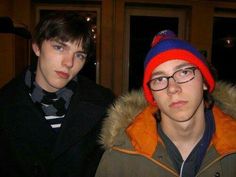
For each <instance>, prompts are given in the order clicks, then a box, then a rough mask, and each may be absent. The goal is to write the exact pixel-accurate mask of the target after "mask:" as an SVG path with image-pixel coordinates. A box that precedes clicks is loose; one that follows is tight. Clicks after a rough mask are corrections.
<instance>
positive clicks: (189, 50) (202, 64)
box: [143, 30, 215, 105]
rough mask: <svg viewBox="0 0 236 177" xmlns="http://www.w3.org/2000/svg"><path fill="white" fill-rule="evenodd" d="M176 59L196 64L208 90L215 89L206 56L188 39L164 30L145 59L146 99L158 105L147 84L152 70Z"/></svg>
mask: <svg viewBox="0 0 236 177" xmlns="http://www.w3.org/2000/svg"><path fill="white" fill-rule="evenodd" d="M175 59H178V60H185V61H187V62H189V63H191V64H193V65H195V66H196V67H197V68H198V69H199V70H200V71H201V73H202V76H203V77H204V79H205V81H206V84H207V86H208V91H209V92H212V91H213V89H214V86H215V81H214V78H213V76H212V74H211V72H210V70H209V68H208V65H207V61H206V59H205V57H204V56H203V55H202V54H201V53H200V52H199V51H198V50H197V49H196V48H194V47H193V46H192V45H191V44H189V43H188V42H187V41H184V40H181V39H178V38H177V37H176V35H175V34H174V32H172V31H170V30H164V31H161V32H159V33H158V34H157V35H156V36H155V37H154V39H153V41H152V44H151V49H150V50H149V52H148V54H147V56H146V58H145V61H144V79H143V91H144V96H145V98H146V100H147V101H148V102H149V103H151V104H152V105H156V103H155V102H154V98H153V96H152V93H151V90H150V89H149V87H148V85H147V83H148V81H149V80H150V79H151V76H152V72H153V70H154V69H155V68H156V67H157V66H159V65H160V64H162V63H164V62H166V61H169V60H175Z"/></svg>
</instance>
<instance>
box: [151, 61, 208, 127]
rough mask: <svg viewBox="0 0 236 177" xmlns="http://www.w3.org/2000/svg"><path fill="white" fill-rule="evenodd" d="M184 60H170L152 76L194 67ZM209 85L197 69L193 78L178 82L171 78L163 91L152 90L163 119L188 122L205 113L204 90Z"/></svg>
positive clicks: (169, 73) (160, 66) (167, 74)
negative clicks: (181, 82) (204, 81)
mask: <svg viewBox="0 0 236 177" xmlns="http://www.w3.org/2000/svg"><path fill="white" fill-rule="evenodd" d="M192 66H193V65H191V64H190V63H188V62H186V61H183V60H170V61H167V62H165V63H163V64H161V65H159V66H158V67H156V68H155V70H154V71H153V73H152V78H155V77H159V76H171V75H172V74H173V73H174V72H176V71H177V70H179V69H184V68H188V67H192ZM206 89H207V87H206V85H205V84H204V83H203V78H202V75H201V73H200V71H199V70H198V69H196V70H195V77H194V79H193V80H191V81H189V82H186V83H183V84H178V83H176V82H175V81H174V80H173V78H170V79H169V86H168V87H167V88H166V89H164V90H161V91H152V94H153V97H154V99H155V101H156V103H157V105H158V107H159V109H160V111H161V116H162V120H163V119H169V121H171V122H176V123H177V122H187V121H189V120H191V119H192V118H194V117H195V118H196V117H197V116H199V115H204V114H203V113H204V102H203V90H206Z"/></svg>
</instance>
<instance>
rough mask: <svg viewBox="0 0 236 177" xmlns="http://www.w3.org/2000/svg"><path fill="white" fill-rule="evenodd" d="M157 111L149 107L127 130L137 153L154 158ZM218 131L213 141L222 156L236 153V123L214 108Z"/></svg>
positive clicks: (156, 137)
mask: <svg viewBox="0 0 236 177" xmlns="http://www.w3.org/2000/svg"><path fill="white" fill-rule="evenodd" d="M154 112H155V109H154V108H153V107H152V106H148V107H147V108H146V109H145V110H144V111H143V112H142V113H140V114H139V115H138V116H137V117H136V119H135V120H134V122H132V124H131V125H130V126H129V127H128V128H127V129H126V132H127V135H128V137H129V138H130V140H131V143H132V145H133V147H134V149H135V150H136V151H138V152H139V153H141V154H145V155H148V156H152V155H153V153H154V151H155V150H156V147H157V142H158V138H159V137H158V134H157V126H156V121H155V118H154V117H153V116H152V115H153V113H154ZM213 115H214V119H215V123H216V131H215V134H214V137H213V140H212V143H213V145H214V146H215V147H216V150H217V152H218V153H219V154H220V155H224V154H228V153H232V152H236V136H235V129H236V121H234V120H232V118H231V117H230V116H228V115H226V114H225V113H223V112H222V111H221V110H220V109H219V108H218V107H217V106H215V107H214V108H213Z"/></svg>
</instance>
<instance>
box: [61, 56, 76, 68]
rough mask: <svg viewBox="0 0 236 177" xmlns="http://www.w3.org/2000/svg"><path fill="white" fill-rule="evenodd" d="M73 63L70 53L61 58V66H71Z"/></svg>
mask: <svg viewBox="0 0 236 177" xmlns="http://www.w3.org/2000/svg"><path fill="white" fill-rule="evenodd" d="M73 64H74V56H73V55H72V54H67V55H66V56H64V58H63V59H62V65H63V66H66V67H68V68H71V67H73Z"/></svg>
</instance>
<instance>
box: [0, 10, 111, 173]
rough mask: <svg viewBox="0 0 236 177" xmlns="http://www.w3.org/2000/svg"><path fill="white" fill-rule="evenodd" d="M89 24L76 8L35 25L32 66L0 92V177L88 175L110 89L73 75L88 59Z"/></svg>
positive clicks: (95, 161) (95, 157)
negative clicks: (35, 62)
mask: <svg viewBox="0 0 236 177" xmlns="http://www.w3.org/2000/svg"><path fill="white" fill-rule="evenodd" d="M90 31H91V30H90V28H89V25H88V23H87V22H86V20H85V19H84V18H82V17H81V16H79V15H78V14H77V13H75V12H68V13H66V12H65V13H64V12H63V13H60V12H59V13H53V14H50V15H47V16H45V18H43V19H42V20H41V21H40V22H39V23H38V25H37V26H36V28H35V33H34V35H33V45H32V48H33V51H34V53H35V54H36V56H37V57H38V59H37V65H36V66H30V67H29V68H28V69H27V70H26V71H25V72H24V73H23V75H21V76H19V77H17V78H15V79H13V80H12V81H10V82H9V83H8V84H7V85H6V86H5V87H3V88H2V89H1V90H0V142H1V145H0V176H1V177H93V176H94V174H95V171H96V168H97V165H98V163H99V160H100V158H101V156H102V153H103V150H102V149H101V148H100V145H99V144H98V136H99V132H100V130H101V122H102V120H103V118H104V117H105V115H106V110H107V107H108V105H110V104H111V103H112V101H113V99H114V95H113V93H112V92H111V91H110V90H108V89H106V88H103V87H102V86H99V85H97V84H96V83H94V82H93V81H90V80H89V79H87V78H85V77H83V76H81V75H80V74H78V73H79V72H80V70H81V69H82V68H83V67H84V65H85V63H86V61H87V60H88V59H89V58H88V55H90V49H91V44H92V43H91V42H92V41H91V34H90Z"/></svg>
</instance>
